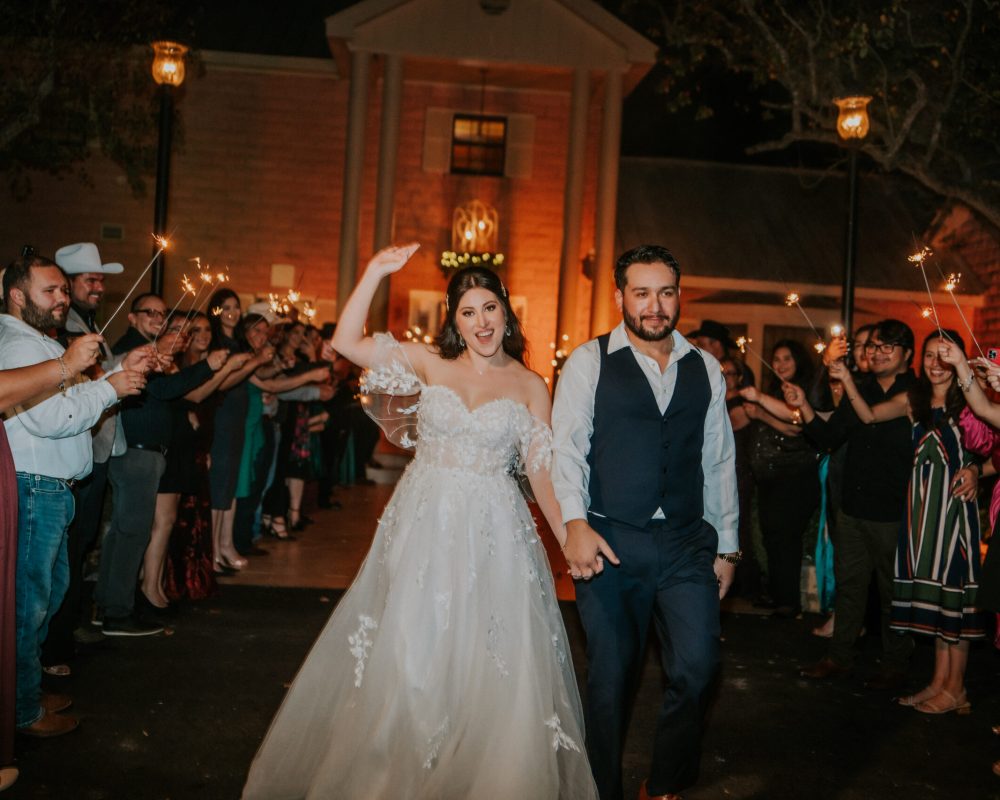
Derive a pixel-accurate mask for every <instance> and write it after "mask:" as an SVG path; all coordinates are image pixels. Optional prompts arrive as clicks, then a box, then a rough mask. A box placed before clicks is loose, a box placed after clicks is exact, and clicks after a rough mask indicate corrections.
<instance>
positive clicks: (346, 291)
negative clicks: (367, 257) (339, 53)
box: [337, 50, 371, 309]
mask: <svg viewBox="0 0 1000 800" xmlns="http://www.w3.org/2000/svg"><path fill="white" fill-rule="evenodd" d="M370 64H371V54H370V53H366V52H363V51H360V50H356V51H354V52H353V53H351V94H350V99H349V101H348V104H347V146H346V148H345V151H346V155H345V163H344V200H343V204H342V205H341V209H340V260H339V262H338V265H337V268H338V273H337V308H338V309H342V308H343V307H344V304H345V303H346V302H347V298H348V297H349V296H350V294H351V291H352V290H353V289H354V278H355V273H356V272H357V265H358V221H359V219H360V215H361V213H360V212H361V174H362V170H363V168H364V164H365V121H366V117H367V112H368V76H369V66H370Z"/></svg>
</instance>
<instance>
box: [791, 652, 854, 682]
mask: <svg viewBox="0 0 1000 800" xmlns="http://www.w3.org/2000/svg"><path fill="white" fill-rule="evenodd" d="M850 671H851V668H850V667H843V666H841V665H840V664H838V663H837V662H836V661H834V660H833V659H832V658H830V657H829V656H827V657H826V658H821V659H820V660H819V661H817V662H816V663H815V664H810V665H809V666H807V667H803V668H802V669H800V670H799V675H801V676H802V677H803V678H812V679H813V680H817V681H822V680H826V679H827V678H836V677H837V676H838V675H846V674H847V673H848V672H850Z"/></svg>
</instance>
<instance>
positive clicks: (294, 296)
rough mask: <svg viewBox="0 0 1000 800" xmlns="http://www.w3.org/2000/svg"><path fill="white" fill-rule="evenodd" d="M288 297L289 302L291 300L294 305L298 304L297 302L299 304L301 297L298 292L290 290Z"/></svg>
mask: <svg viewBox="0 0 1000 800" xmlns="http://www.w3.org/2000/svg"><path fill="white" fill-rule="evenodd" d="M287 297H288V300H289V301H290V302H292V303H297V302H299V297H300V295H299V293H298V292H297V291H295V290H294V289H289V290H288V295H287Z"/></svg>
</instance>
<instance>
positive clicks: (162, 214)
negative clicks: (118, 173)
mask: <svg viewBox="0 0 1000 800" xmlns="http://www.w3.org/2000/svg"><path fill="white" fill-rule="evenodd" d="M152 47H153V80H154V81H156V83H157V84H158V85H159V93H160V137H159V144H158V147H157V153H156V205H155V208H154V210H153V235H154V236H166V235H167V231H166V227H167V194H168V191H169V188H170V145H171V137H172V134H173V122H174V90H175V89H176V88H177V87H178V86H180V85H181V84H182V83H184V54H185V53H186V52H187V51H188V49H187V47H185V46H184V45H182V44H178V43H177V42H165V41H164V42H153V44H152ZM158 249H159V245H155V246H154V248H153V252H154V253H155V252H156V251H157V250H158ZM163 258H164V257H163V256H162V255H161V256H160V258H158V259H157V260H156V262H155V263H154V264H153V269H152V272H151V273H150V291H152V292H155V293H156V294H163Z"/></svg>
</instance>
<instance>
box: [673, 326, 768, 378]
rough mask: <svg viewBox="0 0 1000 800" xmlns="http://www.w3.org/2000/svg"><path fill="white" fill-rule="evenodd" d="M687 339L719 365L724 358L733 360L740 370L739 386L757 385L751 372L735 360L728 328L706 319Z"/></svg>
mask: <svg viewBox="0 0 1000 800" xmlns="http://www.w3.org/2000/svg"><path fill="white" fill-rule="evenodd" d="M687 338H688V339H690V340H692V341H693V342H694V344H695V345H697V346H698V347H700V348H701V349H702V350H704V351H705V352H706V353H710V354H711V355H713V356H715V358H716V359H717V360H718V361H719V362H720V363H721V362H722V359H724V358H733V359H734V360H735V361H736V364H737V365H738V366H739V368H740V373H741V375H740V386H741V387H744V386H753V385H755V384H756V383H757V379H756V378H755V377H754V374H753V370H752V369H750V367H748V366H747V365H746V363H745V362H744V361H742V360H741V359H738V358H736V357H735V356H734V355H733V351H734V350H736V349H737V347H736V342H734V341H733V337H732V335H731V334H730V333H729V328H727V327H726V326H725V325H723V324H722V323H721V322H716V321H715V320H714V319H706V320H704V321H703V322H702V323H701V327H699V328H698V330H696V331H691V333H689V334H688V335H687Z"/></svg>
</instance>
